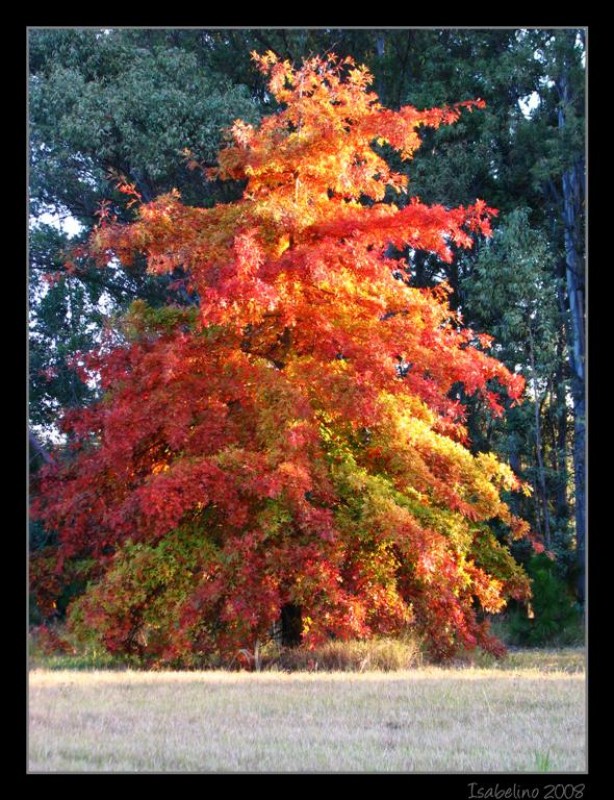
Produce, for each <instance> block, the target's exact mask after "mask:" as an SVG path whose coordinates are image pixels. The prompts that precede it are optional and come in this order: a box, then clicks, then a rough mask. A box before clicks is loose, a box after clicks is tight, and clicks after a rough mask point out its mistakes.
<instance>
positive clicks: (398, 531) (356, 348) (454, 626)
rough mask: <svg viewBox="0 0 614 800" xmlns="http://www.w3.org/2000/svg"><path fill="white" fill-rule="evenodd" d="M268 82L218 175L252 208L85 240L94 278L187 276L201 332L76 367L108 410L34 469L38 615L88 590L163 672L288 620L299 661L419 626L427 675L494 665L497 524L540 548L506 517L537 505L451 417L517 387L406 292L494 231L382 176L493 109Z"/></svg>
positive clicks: (104, 226) (230, 206)
mask: <svg viewBox="0 0 614 800" xmlns="http://www.w3.org/2000/svg"><path fill="white" fill-rule="evenodd" d="M254 59H255V61H256V63H257V65H258V66H259V68H260V70H261V72H262V74H263V75H265V76H267V78H268V91H269V92H270V94H271V96H273V97H274V98H275V99H276V101H277V102H278V103H279V104H280V106H281V110H280V111H279V112H278V113H275V114H273V115H270V116H269V117H267V118H266V119H264V120H263V122H262V123H261V124H260V125H259V126H258V127H254V126H252V125H249V124H246V123H245V122H242V121H237V122H236V123H235V124H234V126H233V128H232V141H231V142H230V144H229V145H228V146H227V147H226V148H225V149H223V150H222V151H221V152H220V155H219V165H218V167H216V168H206V169H205V174H206V176H207V177H208V178H209V179H212V180H238V181H243V182H244V185H245V189H244V192H243V196H242V198H241V199H239V200H237V201H235V202H230V203H226V204H222V203H219V204H217V205H216V206H215V207H213V208H195V207H190V206H187V205H184V204H183V203H182V202H181V199H180V197H179V194H178V192H170V193H168V194H166V195H163V196H161V197H160V198H158V199H157V200H154V201H150V202H147V203H144V204H142V205H140V207H139V208H138V216H137V219H136V220H135V221H134V222H133V223H131V224H129V225H125V224H122V223H121V222H120V221H115V220H113V218H111V217H109V218H106V219H105V218H103V219H102V222H101V225H100V226H99V228H98V229H97V230H96V232H95V233H94V235H93V237H92V241H91V248H92V252H93V253H94V254H95V255H96V256H97V258H98V260H99V262H100V264H101V266H104V265H106V264H108V262H109V260H110V259H113V258H117V259H119V260H120V261H121V262H122V263H124V264H129V263H130V261H131V260H133V259H134V258H135V256H136V255H137V254H139V253H145V255H146V257H147V264H148V270H149V272H151V273H172V272H173V270H175V269H177V268H178V267H180V268H181V269H182V270H186V271H187V272H188V274H189V275H190V282H191V283H190V290H191V291H192V292H193V293H194V297H195V298H197V299H198V308H196V307H191V308H180V307H176V306H175V307H168V308H164V309H151V308H149V307H148V306H147V305H146V304H145V303H143V302H138V303H136V304H134V305H133V307H132V309H131V311H130V313H129V314H128V315H127V316H126V317H125V319H124V321H123V323H122V326H121V330H120V332H119V333H120V334H121V336H122V337H123V340H122V341H120V342H118V332H117V331H115V332H114V333H113V334H112V338H111V339H110V340H109V342H108V343H107V344H106V345H104V346H103V347H102V348H100V350H99V351H98V352H97V353H93V354H90V355H89V356H87V357H83V358H82V359H81V369H82V372H83V374H84V377H85V378H86V379H88V380H97V381H99V382H100V385H101V388H102V390H103V392H104V396H103V398H102V400H101V401H100V402H98V403H95V404H94V405H92V406H90V407H89V408H86V409H83V410H72V411H69V412H67V413H66V414H65V415H64V418H63V430H64V432H65V434H66V437H67V444H66V446H65V449H66V450H68V451H69V453H70V454H69V456H68V457H65V458H57V459H55V461H54V463H53V464H50V465H45V466H44V467H42V469H41V471H40V472H41V475H42V477H41V482H40V486H39V489H40V493H39V495H38V497H37V500H36V502H35V507H34V512H35V515H36V516H37V517H38V518H40V519H41V520H43V521H44V523H45V525H46V526H47V527H48V528H51V529H55V530H57V532H58V545H57V549H45V550H43V551H41V552H40V554H39V555H38V557H37V559H36V561H35V566H34V569H33V573H34V576H35V581H34V583H35V591H37V592H38V595H39V597H40V599H41V604H42V605H46V607H52V606H53V599H52V598H53V595H54V593H55V594H57V593H58V592H60V591H61V589H62V586H61V584H62V576H63V575H67V576H68V577H67V579H69V578H70V579H72V577H73V576H74V573H75V571H77V572H78V574H79V575H80V576H81V579H82V580H84V579H85V578H86V579H87V580H88V581H89V584H88V588H87V590H86V591H85V592H84V594H83V595H82V596H81V597H80V598H79V600H77V601H76V602H75V603H73V605H72V612H71V615H72V620H73V622H74V623H75V624H77V625H82V626H84V627H89V628H93V629H95V630H96V631H97V632H98V634H99V635H100V637H101V639H102V641H103V642H104V643H105V645H106V646H107V647H108V648H109V649H110V650H119V651H128V652H136V653H139V654H140V655H142V656H143V657H145V658H152V659H157V660H160V661H163V662H167V663H178V662H182V663H189V662H190V661H191V660H192V662H193V663H199V659H201V660H202V659H203V658H204V657H207V656H210V655H211V654H212V653H219V654H221V655H222V656H225V657H228V658H230V657H233V656H234V655H236V653H237V651H238V649H240V648H246V647H249V648H253V647H255V646H256V643H257V642H258V641H262V640H263V639H264V638H266V636H267V634H268V632H269V631H270V629H271V627H272V625H273V624H274V623H275V622H276V620H277V619H278V618H279V616H280V613H282V616H283V615H284V612H285V616H286V618H287V617H289V616H290V617H293V619H294V623H296V613H295V612H296V610H298V611H299V612H300V631H301V637H302V640H303V642H304V643H305V644H306V645H307V646H309V645H314V644H316V643H318V642H319V641H322V640H324V639H325V638H327V637H329V636H331V635H332V636H337V637H341V638H346V637H355V636H357V637H369V636H372V635H374V634H378V633H387V634H396V633H400V632H402V631H404V630H406V629H408V628H411V627H413V628H415V629H416V630H418V631H420V632H421V633H423V634H424V635H425V637H426V640H427V642H428V646H429V648H430V651H431V653H432V654H433V655H434V656H435V657H438V658H446V657H449V656H451V655H453V654H454V653H455V652H457V651H458V649H459V648H463V647H465V648H474V647H476V646H480V647H482V648H484V649H487V650H490V651H493V652H501V644H500V643H499V642H498V641H497V640H496V639H494V638H493V637H492V636H491V635H490V633H489V630H488V622H487V620H486V619H485V614H487V613H493V612H497V611H500V610H501V609H502V608H503V607H504V606H505V603H506V600H507V599H508V598H510V597H514V598H517V599H523V598H525V599H526V598H527V597H528V596H529V583H528V580H527V577H526V575H525V573H524V572H523V570H522V569H521V568H520V567H519V566H518V565H517V564H516V563H515V561H514V560H513V559H512V557H511V555H510V552H509V549H508V547H507V545H506V544H505V543H504V542H502V541H499V540H498V539H497V537H496V536H495V534H494V532H493V526H494V525H499V526H503V527H504V528H505V529H506V530H507V532H508V537H509V538H522V537H529V538H530V536H531V535H530V533H529V530H528V526H527V524H526V523H524V522H523V521H522V520H520V519H519V518H517V517H516V516H515V515H514V514H512V512H511V511H510V508H509V506H508V505H507V503H506V502H505V501H504V499H503V497H502V494H503V493H504V492H507V491H512V490H523V489H524V490H525V491H527V490H526V487H524V486H523V485H522V484H521V483H520V481H519V480H518V479H517V478H516V476H515V475H514V474H513V472H512V470H511V469H510V468H509V467H508V466H506V465H505V464H503V463H502V462H500V461H499V460H498V459H497V458H496V457H495V456H494V455H492V454H488V453H478V454H472V453H471V451H470V449H469V448H468V436H467V429H466V426H465V424H464V422H465V409H464V406H463V403H462V402H461V400H460V399H459V398H460V397H461V391H462V392H464V393H465V394H466V395H478V396H480V397H481V398H482V400H483V402H484V403H485V404H487V405H488V407H489V408H490V410H491V413H492V414H494V415H498V414H501V413H502V410H503V407H502V395H503V394H507V396H508V398H509V400H510V402H516V401H518V400H519V398H520V396H521V394H522V391H523V387H524V381H523V379H522V378H521V377H520V376H518V375H515V374H513V373H511V372H510V371H509V370H508V369H506V368H505V367H504V366H503V365H502V364H501V363H500V362H498V361H497V360H496V359H494V358H492V357H491V356H490V355H489V354H488V353H487V352H486V351H487V349H488V347H489V346H490V343H491V340H490V337H488V336H485V335H476V334H475V333H474V332H473V331H471V330H469V329H467V328H464V327H463V326H462V324H461V319H460V316H459V315H458V314H457V313H456V312H454V311H453V310H452V308H451V307H450V305H449V302H448V298H449V291H450V290H449V288H448V287H447V286H446V284H444V283H442V284H440V285H438V286H435V287H433V288H420V287H415V286H413V285H412V284H411V281H410V280H409V279H408V278H407V271H406V270H405V269H404V267H405V266H406V252H407V249H408V248H410V252H417V251H426V252H429V253H431V254H433V255H434V256H437V257H438V258H439V259H440V260H442V261H443V262H450V261H451V260H452V258H453V251H452V248H453V247H454V248H468V247H471V246H472V244H473V242H474V240H475V238H476V237H478V236H481V235H489V234H490V218H491V217H492V215H493V214H494V213H495V212H494V211H493V210H492V209H490V208H488V207H487V206H486V204H485V203H484V202H483V201H481V200H478V201H476V202H475V203H473V204H472V205H468V206H461V207H457V208H444V207H443V206H438V205H433V206H427V205H424V204H423V203H421V202H420V200H419V199H418V198H412V199H411V201H410V202H407V203H404V204H403V205H402V206H401V207H399V206H398V205H395V204H394V203H393V202H392V199H393V198H394V197H395V196H397V195H398V194H399V193H401V194H402V193H405V192H407V179H406V177H405V176H403V175H401V174H400V173H398V172H395V171H394V170H392V169H391V168H390V167H389V166H388V164H387V163H386V161H385V160H384V158H383V157H382V153H383V152H385V150H386V149H389V148H392V149H394V150H396V151H398V153H399V154H400V157H401V158H402V159H403V160H410V159H411V158H412V157H413V154H414V152H415V151H416V150H417V148H418V147H419V146H420V143H421V140H420V135H419V132H421V131H422V130H423V129H424V128H437V127H439V126H441V125H444V124H450V123H452V122H455V121H456V120H457V119H458V118H459V117H460V115H461V113H468V112H470V111H471V110H472V109H475V108H479V107H480V105H481V103H480V102H479V101H470V102H464V103H461V104H460V105H457V106H452V107H444V108H440V109H431V110H427V111H418V110H417V109H415V108H414V107H412V106H404V107H402V108H401V109H399V110H398V111H391V110H389V109H386V108H384V107H383V106H382V105H381V104H380V103H379V102H378V100H377V96H376V95H375V94H374V93H373V92H372V91H370V89H369V85H370V83H371V82H372V76H371V74H370V73H369V71H368V70H367V69H366V68H365V67H357V66H355V64H354V62H353V61H352V60H351V59H349V58H346V59H341V60H340V59H338V58H337V57H335V56H334V55H329V56H327V57H326V58H310V59H308V60H306V61H305V62H304V63H303V66H302V68H300V69H294V68H293V67H292V66H291V65H290V63H289V62H287V61H280V60H279V59H278V58H277V57H276V56H275V55H274V54H273V53H270V52H269V53H266V54H265V55H264V56H255V55H254ZM110 336H111V334H110ZM534 546H535V548H536V549H540V545H539V543H538V542H535V544H534ZM75 565H78V569H77V567H76V566H75ZM84 576H85V578H84ZM289 610H292V613H289Z"/></svg>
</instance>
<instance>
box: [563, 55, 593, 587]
mask: <svg viewBox="0 0 614 800" xmlns="http://www.w3.org/2000/svg"><path fill="white" fill-rule="evenodd" d="M557 90H558V94H559V112H558V125H559V130H560V131H561V132H562V131H563V130H564V128H565V127H566V125H567V119H566V114H567V110H568V109H569V107H570V103H571V89H570V83H569V72H568V65H567V64H564V65H563V69H562V71H561V76H560V78H559V80H558V82H557ZM562 184H563V187H562V188H563V224H564V243H565V284H566V289H567V303H568V310H569V316H568V326H569V338H568V341H569V362H570V367H571V392H572V399H573V414H574V445H573V464H574V483H575V522H576V543H577V568H578V577H577V587H576V590H577V596H578V600H579V602H580V603H584V597H585V578H586V574H585V555H586V544H585V543H586V509H585V501H586V490H585V469H586V450H585V448H586V398H585V370H584V364H585V343H586V340H585V311H584V258H583V255H582V254H583V250H584V238H583V235H582V209H583V205H584V196H585V186H584V163H583V159H581V158H579V159H577V160H576V161H575V162H574V163H573V164H572V165H571V166H570V167H568V168H567V169H566V170H565V172H564V173H563V180H562Z"/></svg>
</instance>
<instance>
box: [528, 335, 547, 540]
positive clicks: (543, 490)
mask: <svg viewBox="0 0 614 800" xmlns="http://www.w3.org/2000/svg"><path fill="white" fill-rule="evenodd" d="M529 360H530V363H531V383H532V384H533V402H534V404H535V453H536V456H537V482H538V484H539V491H540V494H541V498H540V501H541V502H540V505H541V512H542V520H543V524H544V539H545V540H546V547H550V545H551V535H550V514H549V511H548V492H547V487H546V471H545V468H544V452H543V444H542V429H541V414H540V409H541V401H540V397H539V387H538V384H537V370H536V368H535V343H534V339H533V330H532V327H531V321H530V320H529ZM535 502H536V506H537V505H538V504H537V498H536V501H535Z"/></svg>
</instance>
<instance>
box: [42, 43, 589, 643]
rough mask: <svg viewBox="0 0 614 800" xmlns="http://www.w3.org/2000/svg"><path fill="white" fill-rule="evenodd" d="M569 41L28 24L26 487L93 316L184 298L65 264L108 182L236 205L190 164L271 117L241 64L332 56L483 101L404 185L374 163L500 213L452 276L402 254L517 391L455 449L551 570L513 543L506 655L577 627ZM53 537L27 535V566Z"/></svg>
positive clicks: (579, 579) (580, 326) (429, 93)
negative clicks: (498, 485) (491, 471)
mask: <svg viewBox="0 0 614 800" xmlns="http://www.w3.org/2000/svg"><path fill="white" fill-rule="evenodd" d="M586 46H587V43H586V38H585V31H584V30H572V29H557V30H546V29H538V30H535V29H532V30H514V29H498V30H483V29H481V30H465V29H461V30H456V29H445V30H424V29H394V30H364V29H343V30H328V29H313V30H309V29H298V30H283V29H272V30H268V29H249V30H236V29H235V30H218V29H216V30H181V29H174V30H159V29H155V30H147V29H134V30H132V29H124V30H122V29H118V30H104V31H103V30H97V29H96V30H93V29H92V30H68V29H66V30H60V29H53V30H52V29H50V30H43V29H40V30H31V31H30V33H29V69H30V88H29V123H30V131H29V134H30V213H31V220H32V222H31V229H30V248H29V253H30V265H29V269H30V284H29V285H30V312H31V317H30V350H29V359H30V394H29V424H30V427H29V440H30V470H31V473H32V474H33V475H35V474H36V471H37V470H38V469H39V467H40V466H41V465H42V464H43V463H44V462H45V461H47V460H48V459H49V451H50V448H51V447H53V446H55V444H56V443H57V442H58V441H59V439H58V434H57V429H56V418H57V414H58V410H59V409H61V408H66V407H79V406H83V405H85V404H87V403H88V402H89V401H90V400H91V399H92V398H93V397H95V396H96V393H97V387H96V386H95V385H93V384H89V385H88V384H84V383H83V382H82V381H81V380H80V378H79V377H78V375H77V374H76V372H75V370H74V369H73V366H74V363H75V361H77V360H78V358H79V354H80V353H83V352H85V351H87V350H89V349H90V348H91V347H92V346H94V345H95V344H96V343H98V342H99V341H100V337H101V334H102V331H103V329H104V327H105V324H106V322H105V321H106V319H107V318H108V317H109V316H111V317H115V318H117V317H118V316H119V315H120V314H122V313H123V312H125V311H126V310H127V308H128V307H129V306H130V304H131V303H133V302H134V301H135V300H139V299H141V300H144V301H146V302H147V303H148V304H149V305H150V306H152V307H154V308H156V307H161V306H163V305H166V304H167V303H168V302H169V301H171V302H173V303H175V304H190V303H191V302H193V299H192V298H190V296H189V295H188V294H186V293H185V291H184V289H183V288H182V285H181V282H180V281H178V280H177V279H178V278H180V277H182V276H181V275H180V274H177V275H165V276H152V275H148V274H146V272H145V263H144V261H143V263H141V264H139V263H137V264H136V265H135V266H134V267H133V268H132V269H131V270H130V271H127V270H124V269H123V268H121V267H120V266H119V265H117V266H116V267H114V268H109V269H105V270H100V269H99V268H97V267H96V266H95V265H94V263H93V262H90V261H89V260H88V258H87V257H86V256H79V257H73V258H72V261H71V260H70V259H69V258H68V253H69V252H70V250H71V248H73V247H74V245H75V244H79V243H81V242H85V241H86V240H87V238H88V236H89V234H90V232H91V231H92V229H93V227H94V226H95V225H96V224H97V222H98V220H99V213H100V208H101V204H103V205H104V206H105V208H106V210H107V213H111V214H114V215H116V216H117V218H118V219H119V220H125V221H130V220H131V219H133V217H134V209H133V204H132V202H131V200H132V198H131V196H130V194H127V193H125V192H122V191H121V188H122V186H125V185H126V183H129V184H133V185H134V186H135V187H136V189H137V190H138V192H139V194H140V195H141V197H142V199H143V200H144V201H146V202H147V201H150V200H153V199H154V198H155V197H156V196H158V195H159V194H162V193H165V192H168V191H170V190H171V189H172V188H177V189H178V190H179V191H180V192H181V195H182V198H183V200H184V202H185V203H186V204H189V205H193V206H201V207H211V206H213V205H214V204H215V203H218V202H225V201H229V200H234V199H236V198H237V197H239V196H240V192H241V187H240V186H234V185H233V184H232V183H229V182H226V183H222V182H220V181H213V182H205V181H203V179H202V172H201V170H200V169H196V168H194V167H195V166H196V164H198V165H199V166H200V167H202V166H213V164H214V160H215V156H216V153H217V151H218V150H219V148H220V146H221V145H222V144H223V142H224V138H223V137H224V130H225V129H226V128H228V127H229V126H230V125H231V124H232V122H233V121H234V120H235V119H237V118H241V119H243V120H246V121H248V122H253V123H255V122H257V121H258V120H259V119H260V118H261V117H262V116H263V115H269V114H271V113H272V112H273V111H274V110H275V109H274V108H273V107H272V106H273V104H274V99H273V98H272V97H271V95H270V94H269V93H268V92H267V90H266V82H265V80H264V78H263V76H262V74H261V73H259V72H258V71H257V70H255V69H254V67H253V64H252V61H251V59H250V52H252V51H254V50H256V51H258V52H260V53H264V52H266V51H269V50H270V51H273V52H275V53H276V54H277V55H278V56H279V57H280V58H281V59H288V60H290V61H291V62H293V63H296V64H300V62H301V60H302V59H303V58H304V57H307V56H311V55H315V54H323V53H326V52H335V53H336V54H337V55H338V56H340V57H344V56H346V55H351V56H352V57H353V58H354V60H355V61H356V63H358V64H363V63H364V64H366V65H367V66H368V67H369V69H370V70H371V72H372V73H373V74H374V76H375V84H374V90H375V91H376V92H377V94H378V95H379V97H380V100H381V102H382V103H383V105H385V106H388V107H390V108H392V109H398V108H399V107H401V106H403V105H406V104H411V105H413V106H416V107H417V108H420V109H422V108H430V107H433V106H441V105H445V104H453V103H456V102H459V101H464V100H470V99H475V98H482V99H483V100H484V101H485V102H486V107H485V108H484V109H482V110H476V111H475V112H474V113H472V114H465V115H463V116H462V118H461V119H460V121H459V122H458V123H457V124H455V125H453V126H445V127H442V128H440V129H437V130H434V129H427V130H425V131H424V132H423V133H422V136H423V145H422V147H421V148H420V150H418V152H417V154H416V157H415V159H414V160H413V161H412V162H411V165H410V168H409V170H408V167H407V165H406V164H404V163H403V162H401V161H398V160H395V158H396V157H395V156H394V155H391V159H393V161H394V163H393V164H392V166H393V167H394V168H395V169H396V170H398V171H403V170H406V171H407V170H408V171H409V174H410V194H412V195H417V196H419V197H420V198H421V200H423V201H424V202H425V203H440V204H443V205H445V206H448V207H450V206H457V205H461V204H463V205H467V204H470V203H472V202H474V201H475V198H482V199H484V200H485V201H486V202H487V204H488V205H489V206H492V207H495V208H497V209H498V210H499V214H498V217H497V219H496V220H494V222H493V227H494V236H493V237H492V238H491V239H489V240H483V241H481V242H480V243H479V245H478V246H477V247H475V248H474V249H472V250H460V249H459V250H458V252H457V254H456V257H455V259H454V261H453V263H452V264H451V265H444V264H442V262H441V261H439V260H438V259H436V258H434V257H432V256H428V255H422V256H419V257H414V258H412V261H411V264H412V266H411V271H412V274H411V280H412V283H413V285H416V286H433V285H435V284H436V283H438V282H440V281H441V280H442V279H444V278H445V280H447V281H448V283H449V284H450V286H451V287H452V290H453V292H452V295H451V304H452V306H453V308H454V309H456V310H458V311H460V312H461V314H462V318H463V321H464V322H465V324H467V325H468V326H470V327H471V328H473V329H474V330H476V331H483V332H488V333H490V334H492V335H493V336H494V337H495V344H494V346H493V351H492V352H493V355H494V356H495V357H496V358H498V359H499V360H501V361H502V362H503V363H504V364H505V365H506V366H507V367H508V368H509V369H510V370H511V371H512V372H517V373H521V374H522V375H523V376H524V378H525V380H526V384H527V389H526V399H525V402H524V403H522V404H521V405H519V406H515V407H510V408H509V409H507V410H506V413H505V415H503V416H502V417H500V418H496V419H495V418H493V417H492V415H490V414H488V413H487V409H486V408H485V407H483V405H482V403H481V401H478V400H475V398H468V399H467V400H466V402H467V403H468V404H469V405H470V416H469V430H470V434H471V448H472V451H473V452H481V451H494V452H495V453H496V454H497V455H498V456H500V457H501V459H502V460H503V461H506V462H508V463H509V464H510V465H511V466H512V468H513V469H514V471H515V472H516V473H517V474H518V475H519V476H520V477H521V478H522V479H523V480H524V481H526V482H528V483H529V484H530V485H531V487H532V489H533V491H532V493H531V494H530V495H528V496H522V497H520V496H519V497H516V496H514V497H512V498H510V500H509V502H510V506H511V508H512V510H513V512H514V513H515V514H518V515H519V516H521V517H523V518H524V519H526V520H527V521H528V522H529V523H530V525H531V527H532V529H533V530H534V531H535V532H537V533H538V534H539V535H541V537H543V541H544V544H545V546H546V548H547V550H548V551H550V552H551V553H552V554H554V556H555V558H554V559H551V558H548V556H547V555H539V556H535V555H533V554H532V551H531V549H530V547H529V545H528V544H517V545H515V550H514V555H515V556H516V558H517V559H518V560H519V561H520V562H521V563H523V564H524V565H525V567H526V569H527V572H528V573H529V575H530V576H531V577H532V578H533V581H534V600H533V605H534V610H535V618H536V624H531V621H530V620H529V619H528V618H527V617H526V613H524V612H523V613H521V612H520V610H519V611H518V613H517V615H516V617H514V609H513V608H512V611H511V614H510V623H511V627H510V631H511V633H510V636H511V637H512V640H514V641H517V642H519V643H539V642H547V641H550V640H553V639H554V638H555V637H557V636H560V635H561V634H562V633H564V631H565V630H566V628H567V627H568V626H570V625H571V623H573V621H574V620H575V619H577V618H578V616H579V615H580V614H581V610H582V607H583V604H584V584H585V573H584V563H585V546H584V543H585V483H584V480H585V426H586V419H585V415H586V410H585V299H584V298H585V69H586ZM412 255H413V254H412ZM409 263H410V262H409V259H408V264H409ZM53 544H54V540H53V534H52V533H49V532H47V531H45V530H44V529H43V528H42V527H41V525H40V524H39V523H37V522H34V523H32V525H31V529H30V551H31V553H35V552H37V551H39V550H40V549H42V548H44V547H53ZM69 599H70V598H69V597H66V598H65V604H67V603H68V601H69ZM63 610H64V609H63V608H62V607H60V608H59V609H58V610H57V613H58V614H60V615H61V614H62V613H63ZM31 612H32V618H33V622H38V621H41V620H42V619H43V618H44V617H45V616H46V612H45V609H41V608H38V607H37V606H36V604H33V605H32V607H31ZM537 623H538V624H537ZM514 637H515V639H514Z"/></svg>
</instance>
